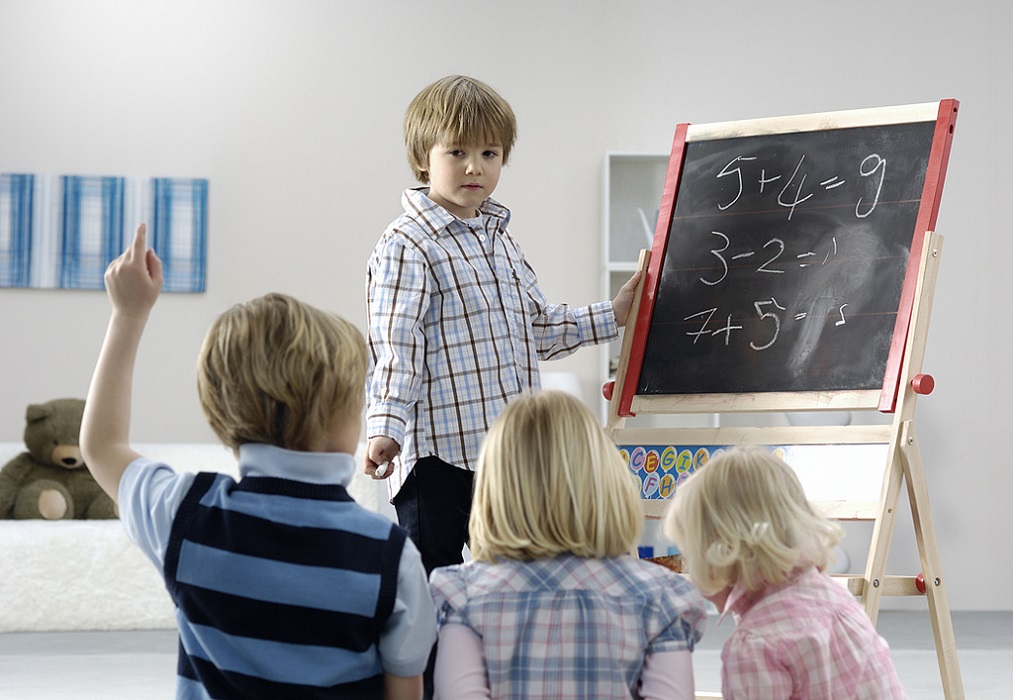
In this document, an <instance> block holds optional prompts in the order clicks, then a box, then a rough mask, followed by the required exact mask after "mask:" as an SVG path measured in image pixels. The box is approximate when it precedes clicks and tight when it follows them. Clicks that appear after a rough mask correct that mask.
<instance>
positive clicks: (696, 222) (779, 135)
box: [624, 100, 956, 408]
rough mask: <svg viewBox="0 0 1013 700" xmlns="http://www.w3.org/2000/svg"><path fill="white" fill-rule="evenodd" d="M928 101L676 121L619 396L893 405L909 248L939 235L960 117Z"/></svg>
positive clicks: (908, 292)
mask: <svg viewBox="0 0 1013 700" xmlns="http://www.w3.org/2000/svg"><path fill="white" fill-rule="evenodd" d="M929 105H930V106H931V107H932V109H925V107H926V106H925V105H914V106H908V107H897V108H884V109H880V110H857V111H855V112H852V113H834V114H833V115H832V116H830V115H808V116H805V117H796V118H785V119H783V120H782V121H781V122H778V121H777V120H760V121H761V122H762V123H761V128H756V126H755V122H749V123H742V124H739V123H734V122H732V123H728V124H723V125H717V126H719V127H720V128H715V129H707V128H703V129H701V130H700V131H701V133H704V134H708V136H705V137H701V138H698V139H696V140H693V139H691V138H690V139H687V138H686V136H687V134H690V133H691V132H690V130H689V129H688V128H687V125H682V127H681V128H680V129H679V130H677V135H676V144H675V146H674V147H673V152H672V159H673V162H672V163H671V164H670V166H669V182H668V183H667V184H666V191H665V196H664V197H663V201H662V213H661V215H660V216H659V222H658V229H657V231H656V234H655V240H654V245H653V248H652V258H651V266H650V269H649V272H648V279H647V283H646V291H645V295H644V301H642V302H641V307H640V310H639V314H638V318H637V325H636V329H635V333H636V334H637V335H636V337H635V339H634V343H633V345H632V351H631V352H632V355H633V356H632V357H631V358H630V359H629V368H630V369H629V372H628V373H627V378H626V382H627V386H626V387H625V388H624V394H625V397H626V398H629V397H630V396H631V395H632V394H634V393H635V394H636V395H638V396H668V395H696V394H754V393H763V392H778V393H782V392H786V393H795V392H821V393H825V392H836V391H842V392H853V391H868V390H878V391H881V392H884V393H886V394H890V395H891V396H892V395H893V394H895V387H890V381H891V377H894V378H895V377H896V376H897V373H898V369H899V363H900V361H901V359H902V356H903V349H904V338H905V334H906V332H907V321H908V318H909V311H910V308H909V307H910V302H911V297H912V295H913V289H912V285H913V284H914V280H913V277H914V274H915V273H916V272H917V267H918V266H917V263H918V260H912V250H916V251H918V250H919V248H918V245H919V243H920V241H921V239H922V237H923V236H924V234H925V232H926V231H928V230H931V228H932V227H933V226H934V225H935V216H936V211H937V209H938V204H939V197H940V194H941V188H942V180H943V175H944V173H945V167H946V161H947V158H948V153H949V143H950V139H951V137H952V127H953V122H954V120H955V115H956V101H955V100H949V101H944V102H940V103H929ZM914 108H918V109H914ZM910 114H916V115H918V114H924V115H925V116H924V117H922V118H918V119H914V120H911V118H910V117H909V116H908V115H910ZM842 115H843V116H842ZM850 115H856V116H857V117H858V118H856V119H855V120H854V121H855V124H849V121H852V120H849V119H848V118H847V117H848V116H850ZM899 115H903V116H899ZM879 120H882V121H884V123H877V121H879ZM898 120H900V121H898ZM778 123H784V124H787V125H790V126H789V128H788V129H786V130H784V131H783V132H778V131H777V130H776V125H777V124H778ZM745 124H752V125H753V126H752V127H750V128H747V127H745V126H743V125H745ZM799 124H801V125H803V128H802V129H799ZM680 132H681V134H682V136H681V137H680ZM743 132H745V134H744V135H743ZM711 136H713V137H711ZM894 381H895V379H894ZM891 391H892V392H893V394H891ZM886 403H889V401H887V402H886ZM884 406H885V404H884ZM881 407H883V406H881ZM887 408H888V407H887Z"/></svg>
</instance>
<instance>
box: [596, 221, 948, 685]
mask: <svg viewBox="0 0 1013 700" xmlns="http://www.w3.org/2000/svg"><path fill="white" fill-rule="evenodd" d="M941 249H942V237H941V236H940V235H938V234H936V233H935V232H928V233H926V235H925V236H924V238H922V248H921V251H920V252H921V257H920V264H919V269H918V274H917V285H916V288H915V293H914V300H913V306H912V313H911V317H910V322H909V326H908V332H907V336H906V346H905V351H904V356H903V362H902V369H901V374H900V384H899V386H900V390H899V392H898V395H897V402H896V408H895V410H894V412H893V420H892V422H891V423H890V424H880V425H847V426H791V427H724V428H722V427H717V428H650V429H635V428H633V429H627V428H626V427H625V422H626V419H625V417H623V416H622V415H620V410H619V403H620V401H619V397H621V396H623V388H624V385H625V383H626V382H627V370H628V362H629V357H630V351H631V344H632V340H633V337H634V335H635V333H634V327H632V326H628V327H627V329H626V332H625V335H624V338H623V343H622V350H621V353H620V358H619V365H618V370H617V373H616V378H615V381H614V384H613V385H612V386H606V388H605V394H606V398H608V399H610V404H609V413H608V419H607V424H606V428H607V430H608V432H609V433H610V435H611V436H612V437H613V439H614V440H615V441H616V443H617V444H619V445H655V444H667V445H712V446H730V445H745V444H749V445H768V446H772V445H827V446H836V445H860V444H861V445H866V444H881V445H885V446H886V451H887V458H886V464H885V468H884V472H883V483H882V490H881V496H880V498H879V500H878V501H873V502H867V501H863V502H853V501H837V500H830V501H825V502H823V501H821V502H818V503H817V505H818V506H819V507H820V508H821V509H822V510H823V511H824V512H825V513H826V514H827V515H828V517H832V518H834V519H838V520H850V521H871V522H873V523H874V526H873V534H872V541H871V545H870V550H869V556H868V560H867V563H866V569H865V574H864V575H863V576H848V577H840V578H842V579H843V580H842V583H845V584H846V585H847V586H848V589H849V590H850V591H851V592H852V593H853V594H855V595H856V596H858V597H859V599H860V600H861V602H862V604H863V605H864V608H865V610H866V612H867V613H868V615H869V617H870V618H871V619H872V621H873V623H874V624H875V622H876V619H877V616H878V613H879V608H880V602H881V599H882V596H884V595H887V596H897V595H904V596H920V595H924V596H925V597H926V598H927V599H928V606H929V614H930V616H931V621H932V630H933V635H934V637H935V645H936V655H937V658H938V662H939V670H940V675H941V679H942V686H943V691H944V694H945V697H946V698H947V700H962V699H963V697H964V690H963V682H962V680H961V675H960V668H959V663H958V659H957V650H956V642H955V639H954V635H953V626H952V620H951V617H950V608H949V604H948V602H947V593H946V579H945V577H944V576H943V573H942V567H941V562H940V556H939V550H938V544H937V541H936V535H935V527H934V525H933V520H932V512H931V509H930V507H929V497H928V489H927V487H926V483H925V472H924V469H923V464H922V457H921V451H920V448H919V444H918V438H917V434H916V431H915V425H914V413H915V404H916V400H917V398H918V395H919V394H928V393H929V392H931V391H932V388H933V385H934V382H933V380H932V378H931V376H929V375H925V374H922V373H921V369H922V360H923V357H924V350H925V339H926V335H927V331H928V325H929V319H930V316H931V309H932V297H933V293H934V290H935V283H936V277H937V272H938V265H939V255H940V253H941ZM915 253H916V251H912V254H915ZM649 259H650V253H649V252H648V251H643V252H642V253H641V256H640V260H639V262H638V269H640V270H642V271H643V275H642V279H641V284H640V288H639V289H638V290H637V295H636V298H635V300H634V305H633V308H632V309H631V312H630V315H629V317H628V318H629V319H630V320H631V321H633V322H634V323H635V321H634V319H637V318H638V317H639V313H638V312H639V307H640V304H641V297H642V293H643V288H644V283H645V281H646V277H647V269H648V263H649ZM747 407H748V408H747ZM876 407H877V399H876V397H875V396H872V397H870V396H868V395H865V393H863V392H854V393H853V394H851V395H847V394H845V395H838V396H836V397H835V398H833V399H832V400H831V401H830V402H829V403H828V404H826V405H820V406H814V405H813V401H812V398H811V397H809V398H804V399H803V398H801V397H800V398H799V400H798V401H797V402H796V401H793V399H792V397H791V396H790V395H785V394H776V395H771V396H770V397H763V396H756V395H753V396H749V397H741V398H736V397H734V396H731V395H724V396H720V397H710V398H708V397H688V399H687V397H671V396H669V397H636V396H635V397H634V399H633V403H632V405H631V412H632V413H633V414H637V413H638V412H644V413H659V414H661V413H671V414H674V413H708V412H716V413H722V412H724V413H732V412H737V411H746V410H748V411H750V412H755V411H805V410H819V409H832V410H873V409H875V408H876ZM905 484H906V486H907V494H908V501H909V504H910V507H911V515H912V520H913V525H914V533H915V539H916V542H917V545H918V553H919V558H920V563H921V568H922V571H921V575H920V576H913V575H906V576H896V575H887V574H886V565H887V555H888V554H889V549H890V540H891V537H892V534H893V528H894V525H895V520H896V511H897V505H898V503H899V499H900V494H901V487H902V485H905ZM643 505H644V514H645V516H646V517H648V518H660V517H663V515H664V512H665V508H666V502H665V501H664V500H644V501H643ZM714 697H720V695H714V694H709V693H701V694H699V695H698V698H714Z"/></svg>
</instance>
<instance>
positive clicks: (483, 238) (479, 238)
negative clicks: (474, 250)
mask: <svg viewBox="0 0 1013 700" xmlns="http://www.w3.org/2000/svg"><path fill="white" fill-rule="evenodd" d="M478 240H480V241H482V242H483V243H485V234H484V233H480V234H479V235H478Z"/></svg>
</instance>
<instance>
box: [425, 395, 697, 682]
mask: <svg viewBox="0 0 1013 700" xmlns="http://www.w3.org/2000/svg"><path fill="white" fill-rule="evenodd" d="M642 529H643V514H642V510H641V507H640V502H639V494H638V492H637V489H636V486H635V485H634V478H633V475H632V474H630V473H629V471H628V469H627V468H626V465H625V464H624V463H623V460H622V457H621V456H620V454H619V451H618V449H617V448H616V446H615V445H614V444H613V443H612V441H611V440H610V439H609V438H608V436H607V435H606V434H605V432H604V431H603V430H602V428H601V426H600V425H599V424H598V422H597V421H596V420H595V418H594V416H593V415H592V413H591V412H590V411H589V410H588V409H587V407H585V406H584V405H583V404H582V403H581V402H580V401H579V400H577V399H576V398H574V397H573V396H570V395H568V394H565V393H563V392H555V391H544V392H541V393H535V394H526V395H522V396H520V397H518V398H517V399H515V400H514V401H512V402H511V403H510V404H508V405H507V407H506V409H505V410H504V412H503V413H502V414H501V416H500V417H499V419H498V420H497V421H496V422H495V423H494V424H493V426H492V428H491V429H490V431H489V434H488V436H487V437H486V440H485V442H484V444H483V446H482V450H481V453H480V457H479V465H478V471H477V473H476V476H475V496H474V505H473V506H472V511H471V516H470V521H469V532H470V545H469V546H470V549H471V552H472V561H470V562H468V563H466V564H463V565H457V566H450V567H444V568H439V569H436V570H435V571H433V573H432V576H431V578H430V589H431V590H432V592H433V597H434V599H435V602H436V605H437V609H438V614H439V622H440V626H441V630H440V637H439V643H438V645H437V658H436V670H435V687H436V697H437V698H454V700H462V699H465V698H473V697H481V698H525V697H552V698H574V699H578V698H579V699H580V700H590V699H593V698H602V699H606V698H607V699H608V700H616V699H617V698H669V699H671V698H692V697H693V694H694V686H693V671H692V661H691V656H690V654H691V652H692V650H693V647H694V645H695V643H696V642H697V641H698V640H699V638H700V635H701V629H702V624H703V621H704V617H705V610H704V605H705V603H704V601H703V599H702V598H701V597H700V596H699V595H698V594H697V593H696V591H694V590H693V588H692V586H691V585H690V584H689V582H688V581H686V580H684V579H683V578H681V577H680V576H678V575H677V574H674V573H672V572H670V571H668V570H667V569H665V568H664V567H661V566H658V565H657V564H653V563H649V562H644V561H641V560H639V559H637V558H635V557H633V556H630V555H629V554H628V552H630V550H631V549H633V548H634V547H635V545H636V543H637V541H638V540H639V538H640V534H641V532H642Z"/></svg>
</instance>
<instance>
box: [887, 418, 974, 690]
mask: <svg viewBox="0 0 1013 700" xmlns="http://www.w3.org/2000/svg"><path fill="white" fill-rule="evenodd" d="M900 453H901V456H902V461H903V465H904V479H905V481H906V482H907V491H908V497H909V498H910V500H911V515H912V518H913V520H914V529H915V540H916V541H917V543H918V555H919V557H920V560H921V564H922V573H923V574H924V575H925V595H926V596H927V597H928V602H929V614H930V616H931V618H932V632H933V635H934V636H935V640H936V656H937V657H938V660H939V673H940V676H941V677H942V682H943V693H944V694H945V697H946V698H947V700H963V698H964V684H963V680H962V678H961V676H960V663H959V661H958V659H957V642H956V639H955V637H954V636H953V620H952V619H951V617H950V606H949V603H948V602H947V596H946V586H945V579H944V578H943V574H942V567H941V565H940V557H939V548H938V545H937V542H936V531H935V527H934V525H933V521H932V511H931V509H930V508H929V492H928V488H927V486H926V483H925V472H924V468H923V463H922V456H921V450H920V449H919V447H918V440H917V439H916V437H915V431H914V423H913V421H906V422H905V423H904V429H903V431H902V433H901V443H900Z"/></svg>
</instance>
